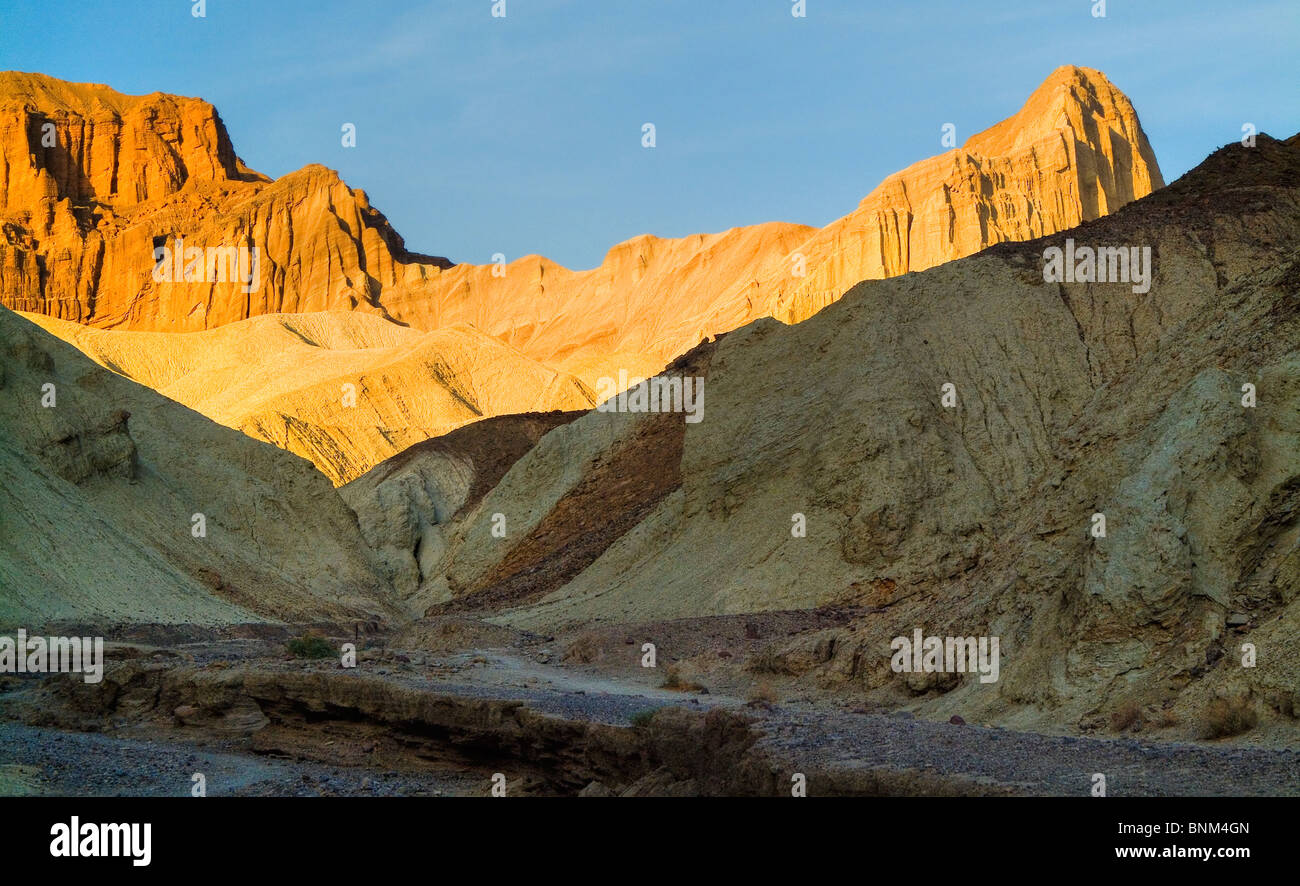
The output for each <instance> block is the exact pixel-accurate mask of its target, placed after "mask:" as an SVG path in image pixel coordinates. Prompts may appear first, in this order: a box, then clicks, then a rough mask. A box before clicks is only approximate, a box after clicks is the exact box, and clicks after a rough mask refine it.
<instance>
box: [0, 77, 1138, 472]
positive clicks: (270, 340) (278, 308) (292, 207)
mask: <svg viewBox="0 0 1300 886" xmlns="http://www.w3.org/2000/svg"><path fill="white" fill-rule="evenodd" d="M0 164H3V167H2V168H3V169H4V176H3V177H2V178H0V180H2V181H3V183H4V186H3V189H2V190H0V221H3V222H4V223H5V224H4V231H5V239H4V241H3V242H0V303H3V304H5V305H8V306H9V307H12V308H14V309H15V310H18V311H23V312H29V313H30V314H40V315H45V316H47V317H49V318H52V319H53V320H64V321H69V322H71V323H76V324H83V325H87V326H91V327H95V328H96V329H99V330H112V331H113V334H117V333H118V331H120V330H129V331H134V332H146V331H148V332H178V331H184V332H196V331H203V330H209V331H210V330H214V329H216V328H218V327H225V326H227V325H233V328H232V329H231V330H229V331H228V332H227V334H225V335H223V336H212V337H209V338H205V339H203V341H204V346H203V347H204V348H207V349H215V348H221V349H225V351H226V353H224V354H212V355H210V358H207V357H205V358H204V359H203V360H197V361H196V360H195V359H193V358H191V357H190V356H182V355H190V354H193V353H195V352H196V351H197V350H199V348H198V347H197V346H196V345H195V344H194V343H192V342H188V341H183V342H176V343H166V340H165V339H164V338H162V337H157V336H155V337H153V338H151V339H144V338H139V337H137V338H135V339H134V340H123V341H121V342H113V341H112V340H111V339H112V336H111V335H107V334H106V335H101V336H91V335H90V334H88V333H83V332H79V331H78V330H77V329H76V327H74V326H70V325H68V324H67V323H55V322H45V321H40V322H42V323H44V325H45V326H46V327H47V328H48V329H50V330H51V331H52V332H54V333H55V334H57V335H59V336H61V337H63V338H65V339H66V340H69V341H74V342H75V343H76V344H77V345H78V347H82V348H83V349H85V350H86V352H87V353H89V354H91V355H92V356H94V357H95V358H96V359H97V360H100V361H101V362H102V363H103V365H105V366H109V367H110V368H112V369H114V370H115V371H117V372H120V373H122V374H125V375H127V376H128V377H131V378H134V379H136V380H138V381H141V382H142V383H145V384H149V385H151V386H154V387H157V388H158V389H159V390H164V387H165V392H166V393H167V394H168V396H172V397H175V398H176V399H178V400H180V401H181V402H183V403H185V404H186V405H187V406H190V407H191V408H193V409H196V410H198V411H200V412H202V413H203V414H205V415H207V416H209V417H211V418H213V419H215V420H217V421H220V422H222V423H225V424H228V425H230V426H232V427H238V428H240V429H242V430H245V431H246V432H248V433H250V434H253V435H254V436H257V437H259V438H260V439H265V440H269V441H272V442H275V443H277V444H278V445H281V446H284V447H286V448H288V449H290V451H293V452H296V453H298V454H301V455H304V456H305V457H307V458H309V459H311V460H312V461H313V462H314V463H315V464H317V465H318V466H319V467H320V468H321V470H322V471H324V472H325V473H326V474H327V475H328V476H330V477H331V478H332V479H334V480H335V482H343V481H346V480H350V479H353V478H355V477H357V476H359V475H360V474H361V473H363V472H364V471H365V470H367V469H368V468H370V467H371V466H373V465H374V464H376V463H378V462H379V461H382V460H383V459H384V458H387V457H388V456H390V455H392V454H394V453H396V452H398V451H400V450H401V449H402V448H403V447H404V446H406V445H409V444H410V443H411V442H414V441H416V440H418V439H423V438H425V437H427V436H429V435H431V434H437V433H442V432H445V431H446V430H449V429H451V428H452V427H455V426H458V425H460V424H464V423H466V422H468V421H471V420H473V419H475V418H479V417H485V416H491V415H500V414H506V413H510V412H516V411H530V410H538V411H546V410H553V409H572V408H577V407H579V406H582V405H588V404H590V403H591V402H592V401H593V397H594V393H593V392H594V391H595V390H596V388H597V381H598V379H599V378H600V377H602V376H608V377H617V376H618V374H619V370H627V371H628V372H629V374H630V375H632V376H641V375H649V374H652V373H654V372H657V371H658V370H659V369H660V368H662V367H663V366H664V365H665V364H666V363H667V362H668V361H669V360H671V359H673V358H674V357H676V356H677V355H679V354H682V353H684V352H686V351H687V350H689V349H690V348H691V347H693V346H695V345H696V344H697V343H699V342H700V341H702V340H704V339H706V338H707V337H709V336H711V335H716V334H718V333H721V332H726V331H728V330H730V329H734V328H736V327H739V326H741V325H744V324H745V323H748V322H750V321H752V320H754V319H757V318H759V317H765V316H774V317H777V318H779V319H782V320H784V321H787V322H793V321H797V320H801V319H803V318H805V317H807V316H809V315H811V314H812V313H814V312H815V311H817V310H819V309H821V308H822V307H824V306H825V305H827V304H829V303H830V302H832V301H834V300H835V299H836V298H838V297H839V296H840V295H841V294H842V293H843V292H844V291H845V290H847V289H848V288H849V287H850V286H852V285H854V284H855V283H857V282H858V281H860V280H863V279H876V278H882V277H888V276H894V275H897V274H902V273H906V272H908V271H913V270H919V269H922V268H926V267H930V266H932V265H935V264H938V263H941V262H944V261H948V260H950V259H953V258H957V257H960V256H963V255H968V254H970V253H972V252H976V251H978V250H980V249H983V248H985V247H987V246H989V245H991V244H994V243H998V242H1002V241H1005V240H1017V239H1025V238H1029V237H1034V236H1040V235H1043V234H1047V233H1051V232H1053V231H1057V230H1061V229H1064V228H1066V227H1069V226H1071V225H1074V224H1077V223H1079V222H1080V221H1084V220H1088V219H1092V218H1096V217H1098V216H1100V215H1102V214H1104V213H1106V212H1109V211H1113V210H1114V209H1115V208H1117V207H1119V206H1122V205H1124V204H1125V203H1127V202H1129V201H1131V200H1133V199H1135V198H1136V197H1140V196H1143V195H1144V194H1147V193H1149V192H1150V191H1151V190H1153V189H1155V188H1158V187H1160V186H1161V185H1162V183H1163V182H1162V179H1161V177H1160V172H1159V169H1158V167H1157V165H1156V162H1155V157H1154V155H1153V154H1152V152H1151V148H1150V145H1149V144H1148V143H1147V140H1146V136H1145V135H1144V134H1143V132H1142V129H1141V126H1140V124H1139V123H1138V120H1137V115H1136V113H1135V112H1134V110H1133V107H1132V105H1131V104H1130V103H1129V101H1128V99H1127V98H1126V97H1125V96H1124V95H1123V94H1122V93H1120V92H1119V91H1118V90H1117V89H1116V88H1115V87H1114V86H1113V85H1112V84H1111V83H1110V82H1109V81H1108V80H1107V79H1106V77H1105V76H1104V75H1103V74H1101V73H1100V72H1098V71H1094V70H1091V69H1087V68H1078V67H1074V66H1066V67H1063V68H1060V69H1058V70H1057V71H1055V72H1053V73H1052V75H1051V76H1050V77H1048V78H1047V80H1046V81H1045V82H1044V83H1043V84H1042V85H1041V86H1040V87H1039V88H1038V89H1037V90H1035V91H1034V93H1033V94H1032V95H1031V96H1030V97H1029V99H1028V100H1027V101H1026V103H1025V105H1024V107H1023V108H1021V110H1020V111H1019V112H1017V113H1016V114H1015V115H1013V116H1012V117H1010V118H1008V119H1007V120H1004V121H1003V122H1001V123H999V124H997V125H996V126H994V127H992V128H990V129H988V130H985V131H984V132H981V133H978V134H976V135H973V136H971V137H970V138H969V139H968V140H967V141H966V143H965V144H964V145H963V146H962V147H961V148H958V149H954V150H951V151H948V152H946V153H944V154H941V155H939V156H936V157H932V158H930V159H929V160H925V161H922V162H920V163H917V164H915V165H913V166H911V167H909V168H908V169H906V170H903V171H902V172H899V173H896V174H894V175H892V176H890V177H889V178H887V179H886V180H885V181H884V182H882V183H881V185H880V186H879V187H877V188H876V189H875V190H874V191H872V192H871V194H869V195H868V196H867V197H866V198H865V199H864V200H863V201H862V202H861V204H860V205H859V207H858V209H857V210H856V211H854V212H853V213H851V214H850V215H848V216H845V217H844V218H842V219H840V220H839V221H837V222H834V223H832V224H831V225H829V226H827V227H826V228H825V229H822V230H818V229H815V228H809V227H806V226H802V225H792V224H783V223H770V224H764V225H756V226H751V227H743V228H735V229H732V230H729V231H726V232H723V233H720V234H710V235H695V236H691V237H684V238H679V239H661V238H657V237H652V236H643V237H638V238H635V239H633V240H629V241H627V242H625V243H621V244H618V245H617V246H615V247H613V248H612V249H611V250H610V251H609V253H608V255H607V256H606V259H605V261H604V262H603V263H602V264H601V265H600V266H599V267H597V268H595V269H592V270H588V271H571V270H569V269H567V268H564V267H562V266H560V265H557V264H555V263H554V262H551V261H549V260H547V259H545V258H542V257H540V256H526V257H524V258H520V259H517V260H515V261H513V262H511V263H510V264H509V265H507V266H506V267H505V268H504V275H500V269H498V268H497V267H496V266H494V265H470V264H459V265H452V264H451V263H450V262H448V261H446V260H443V259H434V258H430V257H428V256H421V255H416V254H413V253H410V252H408V251H407V250H406V249H405V247H404V246H403V244H402V240H401V238H400V237H399V236H398V235H397V234H396V233H395V232H394V231H393V230H392V228H391V226H390V225H389V224H388V222H387V221H386V220H385V219H384V217H383V216H382V215H381V214H380V213H379V212H378V211H376V210H375V209H373V207H371V206H370V205H369V201H368V199H367V198H366V196H365V194H364V192H361V191H354V190H352V189H350V188H348V187H347V186H346V185H344V184H343V183H342V182H341V181H339V179H338V178H337V176H336V175H334V173H332V172H330V171H329V170H326V169H323V168H321V167H316V166H311V167H306V168H304V169H303V170H300V171H298V172H295V173H293V174H291V175H287V176H284V177H283V178H281V179H279V180H277V181H270V180H268V179H267V178H266V177H265V176H262V175H260V174H258V173H255V172H252V171H251V170H249V169H247V167H245V166H244V165H243V163H242V162H241V161H240V160H239V159H238V158H237V157H236V156H235V154H234V151H233V148H232V146H231V143H230V139H229V136H228V135H227V133H226V130H225V128H224V126H223V125H222V124H221V121H220V118H219V117H218V116H217V113H216V111H215V109H213V108H212V106H211V105H208V104H207V103H205V102H202V101H199V100H197V99H186V98H179V97H175V96H168V95H163V94H153V95H149V96H139V97H136V96H124V95H121V94H119V93H116V92H114V91H112V90H111V89H108V88H107V87H103V86H94V85H88V84H71V83H65V82H62V81H58V80H54V79H53V78H49V77H43V76H40V75H34V74H14V73H7V74H0ZM177 237H180V238H181V239H182V240H183V241H184V242H185V243H187V244H189V245H190V246H194V245H196V244H197V245H200V246H215V247H224V246H248V247H256V248H257V249H258V253H259V256H260V283H259V286H258V287H257V289H256V291H253V292H245V291H243V290H244V288H245V287H244V286H243V285H242V284H240V283H238V282H228V281H227V282H214V283H208V282H188V283H184V282H156V281H155V280H154V279H153V276H154V275H153V269H154V259H153V248H154V246H156V245H163V246H169V247H170V246H172V245H174V244H175V241H176V238H177ZM494 272H495V273H494ZM321 312H328V313H329V315H330V316H331V318H333V317H335V315H338V314H341V313H344V312H352V313H358V314H364V315H366V316H367V318H368V319H371V320H384V319H387V320H392V321H394V322H395V323H398V324H402V325H405V326H409V327H410V328H411V329H413V330H421V331H425V332H431V333H432V332H442V333H446V334H445V335H444V336H443V337H442V338H440V339H437V340H436V341H435V340H432V339H425V340H424V342H425V345H428V346H432V345H434V344H436V345H437V346H438V347H439V348H444V347H445V348H446V350H447V353H449V354H452V355H456V356H454V357H453V358H449V359H448V360H447V361H446V364H447V366H444V367H442V368H441V369H440V368H431V360H432V358H431V357H429V355H428V354H425V356H423V357H418V356H417V357H415V358H413V359H411V360H409V361H408V366H407V368H406V369H404V370H402V371H400V372H398V373H397V375H396V376H392V375H391V374H390V373H389V368H390V367H391V364H392V361H393V359H394V352H393V351H392V350H391V349H390V347H389V346H388V345H387V344H382V343H381V344H371V343H370V342H372V341H380V340H381V339H382V340H383V341H385V342H387V341H390V340H391V341H398V340H400V344H398V345H394V346H395V347H399V348H406V347H409V343H410V342H411V341H414V340H415V338H414V337H413V336H406V337H402V336H401V335H400V334H399V333H398V332H397V331H393V332H391V333H379V332H378V331H374V330H375V327H374V325H373V324H371V325H369V326H367V327H366V328H367V329H368V330H372V331H370V332H367V333H366V336H367V337H366V338H365V339H364V340H362V341H358V342H355V343H353V342H351V341H350V340H349V337H350V336H351V335H352V334H353V333H354V332H355V330H356V329H357V328H358V325H359V324H357V323H354V322H352V321H349V320H347V319H330V320H328V321H327V320H324V319H321V320H316V321H313V322H314V323H315V324H316V326H317V327H318V328H319V326H320V324H322V323H327V322H328V323H337V324H338V325H339V326H340V328H338V329H335V330H332V331H331V332H329V333H328V334H326V335H325V337H326V338H328V339H330V340H331V341H334V342H338V343H340V344H341V346H338V347H314V349H313V350H312V351H310V352H304V351H303V348H302V347H301V346H299V345H297V344H293V343H290V349H289V350H288V351H286V352H285V353H294V354H295V356H297V357H300V358H302V359H301V360H300V361H289V360H285V359H280V358H278V357H277V356H276V355H277V353H279V352H278V351H276V350H275V347H276V346H277V342H279V341H281V340H282V339H284V338H285V336H283V335H281V334H280V333H278V332H276V328H277V327H278V326H282V324H283V323H284V322H294V321H282V320H269V321H267V322H265V323H252V322H249V323H243V322H241V321H247V320H250V319H251V318H258V317H263V316H264V315H268V314H284V313H294V314H296V313H321ZM470 327H472V330H471V329H470ZM473 330H477V333H476V332H474V331H473ZM487 337H492V338H495V339H498V340H499V341H500V342H504V343H505V344H506V345H507V346H508V348H501V347H500V346H499V345H498V344H497V343H495V342H491V341H488V340H487ZM145 341H148V342H149V345H148V347H142V346H141V343H142V342H145ZM312 341H313V342H314V341H316V340H315V339H313V340H312ZM307 346H308V347H312V344H311V343H307ZM476 348H481V349H483V350H484V354H483V355H482V356H481V357H473V356H470V355H471V352H472V351H473V350H474V349H476ZM425 350H426V351H428V348H425ZM343 352H348V353H346V354H344V353H343ZM429 353H432V352H429ZM159 354H176V355H177V356H176V357H175V358H171V357H168V358H167V361H169V362H172V363H174V364H175V366H176V367H184V366H198V365H199V364H202V366H201V368H200V369H197V370H195V374H194V377H193V378H189V379H186V378H182V377H180V376H178V375H176V374H174V373H171V372H167V373H164V374H163V375H164V376H165V377H166V381H165V382H164V384H163V385H162V386H160V385H159V384H158V383H157V379H158V378H159V377H160V376H159V373H158V370H157V366H158V364H159V363H160V362H163V361H162V360H161V358H160V357H158V356H157V355H159ZM249 355H258V359H256V360H251V361H250V360H249V359H248V357H249ZM433 362H436V361H433ZM466 362H470V363H475V364H476V365H477V366H478V367H480V368H482V367H488V366H500V367H501V372H500V380H501V381H502V382H503V383H504V384H506V385H507V386H508V387H512V388H513V389H514V390H512V391H511V392H510V393H509V394H508V395H506V394H504V393H502V390H501V389H500V388H499V387H498V388H495V389H492V390H483V391H481V392H479V391H478V389H479V388H481V387H482V386H483V384H482V379H481V375H480V376H476V377H445V376H444V375H443V374H442V371H441V370H442V369H447V368H451V369H456V368H457V367H458V366H459V365H461V364H464V363H466ZM289 363H292V364H293V366H294V367H295V368H294V369H293V370H292V371H290V370H289V369H287V368H286V365H287V364H289ZM515 367H520V368H519V369H518V371H516V370H515ZM380 375H383V376H384V377H385V379H388V380H389V381H395V382H396V383H400V384H401V385H402V386H408V385H412V384H413V385H415V387H414V388H412V387H405V389H406V390H408V391H410V392H411V393H412V396H413V397H414V398H415V399H416V400H417V401H420V402H419V403H417V404H414V405H411V406H410V409H409V411H404V410H406V408H407V404H406V403H404V402H402V400H401V398H398V397H395V396H393V395H392V390H391V389H390V388H389V387H387V386H386V384H387V382H386V381H385V380H383V379H380V380H378V381H376V377H377V376H380ZM426 375H427V376H429V377H430V378H432V379H434V381H433V382H432V384H433V388H434V389H433V390H430V391H427V392H425V391H422V390H420V389H419V388H420V382H419V381H418V380H419V379H420V378H423V377H424V376H426ZM512 377H513V381H509V379H510V378H512ZM349 380H350V381H352V383H354V384H355V385H356V387H357V388H358V390H359V391H360V392H361V393H360V395H359V401H358V405H359V406H360V408H359V409H358V410H357V411H355V412H348V411H346V410H344V409H342V408H340V402H339V397H338V396H337V395H338V390H339V388H340V387H341V385H342V384H344V383H347V382H348V381H349ZM444 388H459V389H464V390H469V391H475V392H477V396H475V397H473V398H470V399H472V402H467V403H466V404H465V405H464V408H461V407H460V406H459V405H457V404H455V403H447V401H446V397H445V396H444V393H445V392H444V390H443V389H444ZM488 388H492V386H491V385H488ZM262 391H274V392H276V393H274V394H268V395H265V396H263V395H262V394H261V393H258V392H262ZM372 391H373V392H375V393H374V396H376V397H377V398H378V399H379V401H380V402H377V403H373V404H372V403H368V402H367V403H364V404H363V403H362V401H367V400H368V399H369V398H370V396H371V392H372ZM244 397H247V402H241V401H240V398H244Z"/></svg>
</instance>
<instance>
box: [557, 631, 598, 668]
mask: <svg viewBox="0 0 1300 886" xmlns="http://www.w3.org/2000/svg"><path fill="white" fill-rule="evenodd" d="M604 651H605V650H604V648H603V644H602V642H601V635H600V634H598V633H596V632H595V631H588V632H587V633H585V634H581V635H579V636H578V637H576V638H575V639H574V641H573V642H572V643H570V644H569V648H568V649H566V650H564V656H563V660H564V661H576V662H578V663H579V664H590V663H591V662H593V661H596V660H598V659H600V658H601V657H602V655H603V653H604Z"/></svg>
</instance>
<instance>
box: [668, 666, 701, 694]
mask: <svg viewBox="0 0 1300 886" xmlns="http://www.w3.org/2000/svg"><path fill="white" fill-rule="evenodd" d="M659 688H661V689H675V690H677V691H678V692H701V691H703V690H704V687H703V686H701V685H700V684H699V683H697V682H695V681H694V680H693V679H691V678H690V676H689V675H688V674H687V673H686V669H685V668H683V667H682V665H681V663H680V662H673V663H672V664H670V665H669V666H668V668H667V670H666V671H665V672H664V682H663V684H662V685H661V686H660V687H659Z"/></svg>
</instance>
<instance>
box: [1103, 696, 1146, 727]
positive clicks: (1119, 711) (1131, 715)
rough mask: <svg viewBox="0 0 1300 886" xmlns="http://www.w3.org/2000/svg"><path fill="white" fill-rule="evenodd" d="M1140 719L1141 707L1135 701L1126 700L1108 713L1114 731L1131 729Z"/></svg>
mask: <svg viewBox="0 0 1300 886" xmlns="http://www.w3.org/2000/svg"><path fill="white" fill-rule="evenodd" d="M1141 720H1142V709H1141V708H1140V707H1138V704H1137V702H1135V701H1127V702H1124V703H1123V704H1122V705H1120V706H1119V707H1117V708H1116V709H1115V710H1114V711H1112V712H1111V715H1110V725H1111V728H1113V729H1114V730H1115V731H1116V732H1123V731H1124V730H1126V729H1131V728H1132V727H1133V726H1136V725H1137V724H1138V723H1140V722H1141Z"/></svg>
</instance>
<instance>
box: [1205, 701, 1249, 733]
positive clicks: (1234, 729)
mask: <svg viewBox="0 0 1300 886" xmlns="http://www.w3.org/2000/svg"><path fill="white" fill-rule="evenodd" d="M1258 722H1259V713H1258V712H1257V711H1256V710H1255V705H1254V704H1253V703H1252V702H1251V700H1250V699H1249V698H1247V697H1245V696H1238V697H1237V698H1216V699H1214V700H1213V701H1211V702H1210V703H1209V704H1208V705H1207V706H1206V708H1205V735H1206V738H1227V737H1228V736H1232V735H1241V734H1242V733H1243V732H1249V731H1250V730H1252V729H1254V728H1255V724H1256V723H1258Z"/></svg>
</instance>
